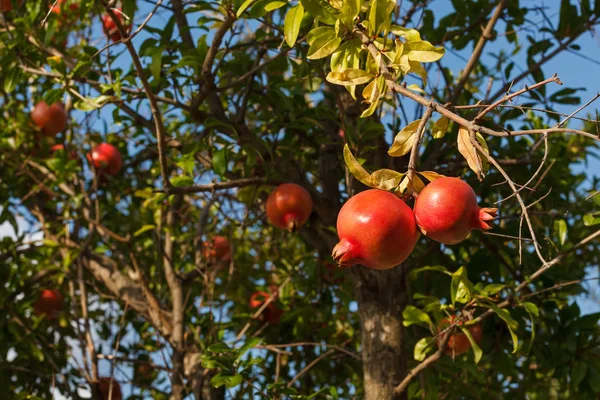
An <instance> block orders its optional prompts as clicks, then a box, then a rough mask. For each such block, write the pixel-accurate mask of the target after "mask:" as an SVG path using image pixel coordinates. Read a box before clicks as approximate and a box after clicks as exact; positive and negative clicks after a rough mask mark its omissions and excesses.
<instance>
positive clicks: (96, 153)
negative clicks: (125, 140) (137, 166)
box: [87, 143, 123, 176]
mask: <svg viewBox="0 0 600 400" xmlns="http://www.w3.org/2000/svg"><path fill="white" fill-rule="evenodd" d="M87 159H88V161H89V162H91V163H92V164H93V165H94V168H96V169H97V170H98V171H100V172H104V173H106V174H108V175H113V176H114V175H117V174H118V173H119V171H120V170H121V168H122V167H123V159H122V158H121V153H120V152H119V149H117V148H116V147H115V146H113V145H112V144H109V143H100V144H99V145H98V146H96V147H94V149H93V150H92V151H91V152H89V153H88V154H87Z"/></svg>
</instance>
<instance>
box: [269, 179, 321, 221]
mask: <svg viewBox="0 0 600 400" xmlns="http://www.w3.org/2000/svg"><path fill="white" fill-rule="evenodd" d="M312 207H313V203H312V198H311V197H310V194H309V193H308V191H307V190H306V189H304V188H303V187H302V186H298V185H296V184H295V183H283V184H281V185H279V186H278V187H277V189H275V190H274V191H272V192H271V194H269V197H268V198H267V218H268V219H269V222H271V224H273V225H274V226H276V227H278V228H282V229H288V230H289V231H290V232H293V231H295V230H296V229H299V228H300V227H301V226H302V225H303V224H304V223H305V222H306V220H308V217H310V213H311V212H312Z"/></svg>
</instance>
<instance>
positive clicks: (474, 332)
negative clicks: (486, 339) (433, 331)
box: [438, 316, 483, 356]
mask: <svg viewBox="0 0 600 400" xmlns="http://www.w3.org/2000/svg"><path fill="white" fill-rule="evenodd" d="M454 319H455V317H454V316H452V317H450V318H445V319H443V320H442V322H441V323H440V326H439V328H438V332H442V331H443V330H444V329H446V328H447V327H448V326H450V325H451V324H452V323H453V321H454ZM462 324H463V322H462V321H460V322H459V323H458V325H462ZM453 329H456V330H458V328H453ZM469 333H470V334H471V337H472V338H473V340H474V341H475V343H479V342H481V339H482V338H483V332H482V331H481V325H479V324H477V325H473V326H471V327H469ZM441 340H442V335H439V336H438V346H439V345H440V342H441ZM470 348H471V342H470V341H469V338H468V337H467V335H465V334H464V333H463V332H462V331H460V333H456V334H451V335H450V337H449V338H448V342H447V343H446V348H445V349H444V353H446V354H448V355H451V356H459V355H461V354H464V353H466V352H467V351H469V349H470Z"/></svg>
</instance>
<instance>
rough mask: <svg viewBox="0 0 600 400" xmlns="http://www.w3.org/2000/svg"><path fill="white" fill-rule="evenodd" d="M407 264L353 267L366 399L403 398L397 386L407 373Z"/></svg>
mask: <svg viewBox="0 0 600 400" xmlns="http://www.w3.org/2000/svg"><path fill="white" fill-rule="evenodd" d="M403 267H404V266H402V265H401V266H398V267H396V268H393V269H390V270H387V271H372V270H369V269H367V268H364V267H362V266H361V267H359V266H355V267H353V274H354V283H355V292H356V298H357V301H358V310H359V315H360V318H361V336H362V359H363V375H364V392H365V396H364V399H365V400H381V399H386V400H388V399H403V398H405V397H403V396H398V395H394V387H395V386H396V385H398V384H399V383H400V381H401V380H402V378H404V376H405V375H406V360H407V351H406V348H405V346H404V327H403V326H402V310H403V309H404V306H405V305H406V302H407V300H408V299H407V296H406V290H405V285H404V276H403V271H404V268H403Z"/></svg>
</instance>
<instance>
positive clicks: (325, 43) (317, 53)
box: [306, 27, 342, 60]
mask: <svg viewBox="0 0 600 400" xmlns="http://www.w3.org/2000/svg"><path fill="white" fill-rule="evenodd" d="M327 28H328V29H321V28H316V29H313V30H312V31H311V32H313V31H317V30H319V31H318V32H317V33H315V34H314V35H312V36H311V38H310V41H309V43H310V47H309V48H308V53H307V55H306V57H307V58H308V59H309V60H318V59H320V58H325V57H327V56H328V55H330V54H331V53H333V52H334V51H335V50H336V49H337V48H338V47H339V45H340V43H341V42H342V38H341V37H337V36H336V33H335V29H333V28H331V27H327ZM307 39H308V38H307Z"/></svg>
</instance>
